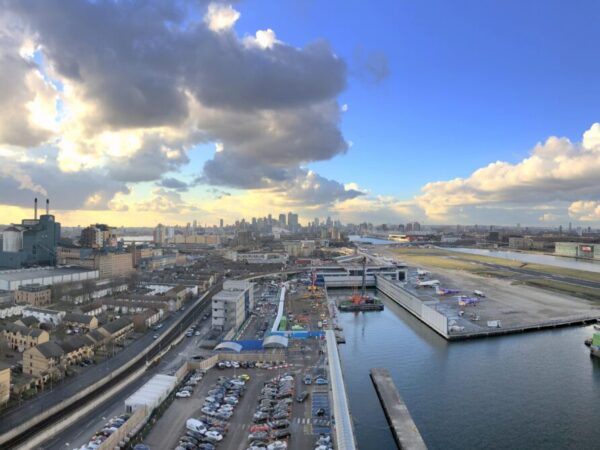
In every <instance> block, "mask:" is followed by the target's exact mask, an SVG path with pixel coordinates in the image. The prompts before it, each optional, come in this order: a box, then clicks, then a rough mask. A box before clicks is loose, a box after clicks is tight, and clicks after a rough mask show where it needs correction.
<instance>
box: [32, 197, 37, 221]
mask: <svg viewBox="0 0 600 450" xmlns="http://www.w3.org/2000/svg"><path fill="white" fill-rule="evenodd" d="M33 220H37V197H36V198H35V200H34V201H33Z"/></svg>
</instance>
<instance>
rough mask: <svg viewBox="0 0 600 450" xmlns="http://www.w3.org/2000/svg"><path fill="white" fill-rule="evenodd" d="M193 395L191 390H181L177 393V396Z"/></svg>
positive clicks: (186, 396)
mask: <svg viewBox="0 0 600 450" xmlns="http://www.w3.org/2000/svg"><path fill="white" fill-rule="evenodd" d="M191 396H192V394H191V393H190V392H189V391H179V392H178V393H177V394H175V397H177V398H188V397H191Z"/></svg>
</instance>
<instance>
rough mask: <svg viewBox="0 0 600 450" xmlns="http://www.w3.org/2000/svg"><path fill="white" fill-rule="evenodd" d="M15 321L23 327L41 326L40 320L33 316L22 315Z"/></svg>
mask: <svg viewBox="0 0 600 450" xmlns="http://www.w3.org/2000/svg"><path fill="white" fill-rule="evenodd" d="M14 323H15V324H17V325H21V326H22V327H29V328H39V327H40V321H39V320H37V319H36V318H35V317H33V316H28V317H21V318H20V319H17V320H15V322H14Z"/></svg>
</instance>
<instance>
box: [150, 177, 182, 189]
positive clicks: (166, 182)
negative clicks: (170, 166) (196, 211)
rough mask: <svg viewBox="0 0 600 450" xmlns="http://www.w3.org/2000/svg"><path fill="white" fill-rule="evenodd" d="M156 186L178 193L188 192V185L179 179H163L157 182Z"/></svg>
mask: <svg viewBox="0 0 600 450" xmlns="http://www.w3.org/2000/svg"><path fill="white" fill-rule="evenodd" d="M156 185H157V186H160V187H164V188H168V189H175V190H176V191H178V192H186V191H187V190H188V184H187V183H185V182H184V181H181V180H178V179H177V178H163V179H162V180H160V181H159V182H157V183H156Z"/></svg>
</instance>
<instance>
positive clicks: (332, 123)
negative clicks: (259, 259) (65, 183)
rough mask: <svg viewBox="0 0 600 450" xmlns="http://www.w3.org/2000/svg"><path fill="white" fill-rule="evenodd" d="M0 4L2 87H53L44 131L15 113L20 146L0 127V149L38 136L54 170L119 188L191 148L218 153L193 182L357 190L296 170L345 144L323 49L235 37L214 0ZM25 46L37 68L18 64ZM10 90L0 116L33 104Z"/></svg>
mask: <svg viewBox="0 0 600 450" xmlns="http://www.w3.org/2000/svg"><path fill="white" fill-rule="evenodd" d="M0 5H1V6H2V11H3V13H0V14H1V15H2V20H3V21H4V22H7V21H8V22H10V23H14V24H18V30H19V33H18V34H17V33H14V32H8V33H7V35H6V36H8V37H5V38H4V39H1V40H0V58H2V60H3V61H5V60H8V61H10V62H11V64H10V67H11V71H12V72H10V73H9V75H8V76H9V78H10V79H11V80H23V79H24V76H25V75H26V74H27V73H28V72H35V73H37V74H38V75H41V74H42V73H43V74H44V78H47V79H49V80H52V81H53V84H52V85H50V87H52V86H60V89H57V90H56V92H55V94H56V95H58V97H59V101H58V102H57V105H60V106H57V110H56V115H57V116H58V117H59V118H58V119H57V123H56V126H55V129H54V130H51V131H52V132H51V133H49V132H48V130H45V129H36V128H35V127H31V126H30V123H29V119H28V116H27V115H26V114H25V113H24V112H23V111H22V112H21V113H19V114H17V115H18V116H19V117H21V119H19V120H20V122H18V123H15V124H14V126H13V127H12V128H11V129H23V130H25V131H26V132H24V133H19V134H18V136H24V138H22V139H21V140H17V139H15V138H14V137H12V136H8V137H6V136H7V133H6V131H4V132H3V129H2V128H1V126H0V144H2V143H3V142H4V143H10V144H13V145H22V146H24V147H27V146H29V145H35V144H40V143H42V142H44V140H45V139H46V142H47V143H51V144H52V145H55V146H56V147H57V148H58V150H59V155H58V157H57V161H58V163H59V168H60V169H61V170H62V171H64V172H69V173H71V172H72V173H74V172H79V171H88V170H95V171H96V172H97V173H102V174H104V176H106V177H107V179H109V180H111V181H114V182H120V183H123V182H140V181H152V180H160V179H161V178H162V176H163V175H164V174H165V173H167V172H172V171H177V170H178V169H179V168H180V167H181V166H182V165H184V164H187V163H188V161H189V159H188V156H187V152H189V151H190V149H191V148H193V147H194V146H195V145H196V144H199V143H205V142H219V143H220V145H221V149H222V151H221V152H218V153H216V154H215V156H214V158H212V159H211V160H209V161H208V162H207V163H206V165H205V166H204V168H203V169H202V172H201V173H200V174H199V179H200V180H202V182H203V183H207V184H212V185H221V186H229V187H239V188H250V189H264V188H268V189H271V190H275V191H277V192H280V193H281V195H287V196H289V197H290V201H295V200H298V201H300V200H302V199H303V198H305V199H309V200H310V199H313V198H314V195H313V196H312V197H311V198H308V197H307V192H308V191H310V190H307V189H303V188H302V186H306V183H307V182H308V183H311V182H312V183H313V185H314V186H317V185H318V186H319V188H318V189H317V188H313V189H312V191H313V192H318V191H320V192H321V194H322V195H323V196H324V197H323V198H321V200H320V201H321V202H322V203H325V204H327V203H333V202H336V201H343V200H345V199H348V198H353V197H355V196H356V195H359V194H360V193H359V192H347V191H346V190H345V189H344V187H343V185H341V184H340V183H338V182H337V181H334V180H325V179H320V180H319V182H318V183H315V182H314V175H310V176H309V171H307V170H306V169H303V167H304V166H305V165H306V164H307V163H310V162H313V161H320V160H326V159H330V158H333V157H335V156H336V155H339V154H341V153H344V152H345V151H346V150H347V148H348V145H347V143H346V141H345V139H344V137H343V136H342V133H341V131H340V129H339V122H340V111H339V106H338V104H337V100H336V98H337V95H338V94H339V93H340V92H341V91H342V90H343V89H344V88H345V84H346V65H345V64H344V62H343V61H342V60H341V59H339V58H338V57H337V56H336V55H335V54H334V52H333V50H332V49H331V48H330V46H329V45H328V44H327V43H326V42H325V41H315V42H312V43H310V44H308V45H306V46H305V47H303V48H296V47H294V46H291V45H288V44H286V43H284V42H282V41H281V40H279V39H277V37H276V35H275V33H274V32H273V31H272V30H270V29H269V30H259V31H257V33H256V35H255V36H246V37H244V38H240V37H239V36H238V35H237V34H236V33H235V30H234V25H235V22H236V20H237V19H238V17H239V13H238V12H237V11H235V9H233V8H232V7H231V6H229V5H226V4H223V3H211V4H208V2H202V1H200V2H198V1H191V0H190V1H185V0H179V1H167V0H153V1H141V0H132V1H126V2H115V1H112V0H98V1H95V2H88V1H83V0H60V1H59V0H47V1H43V2H39V1H36V0H0ZM1 37H2V35H0V38H1ZM11 39H12V41H11ZM26 40H27V41H30V42H32V43H33V44H34V47H35V48H37V49H38V52H39V54H40V55H41V57H42V59H43V63H42V65H43V67H36V64H38V63H39V61H38V62H35V63H34V61H33V60H32V59H29V60H27V59H26V58H23V57H21V56H20V55H19V52H18V50H19V47H20V46H22V43H23V42H24V41H26ZM7 55H8V56H7ZM0 76H2V75H0ZM47 81H48V80H46V82H47ZM19 83H21V84H20V85H19ZM38 90H39V89H38ZM12 91H13V92H12V93H11V94H10V96H9V97H7V98H3V97H2V96H0V107H4V106H5V105H17V106H19V107H20V108H21V109H23V108H24V107H26V106H24V105H27V102H28V101H29V102H30V101H31V99H32V98H33V97H35V95H36V94H35V92H32V90H31V87H29V86H26V85H24V84H23V83H22V82H20V81H19V82H18V83H17V85H15V86H14V89H13V90H12ZM25 137H27V138H26V139H25ZM311 177H312V178H311ZM283 187H285V189H283ZM314 199H316V198H314Z"/></svg>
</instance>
